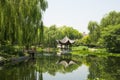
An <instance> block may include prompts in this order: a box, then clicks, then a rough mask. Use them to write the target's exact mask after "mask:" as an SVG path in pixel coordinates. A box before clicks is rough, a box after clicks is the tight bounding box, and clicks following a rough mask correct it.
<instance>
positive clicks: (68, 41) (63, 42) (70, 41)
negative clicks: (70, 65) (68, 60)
mask: <svg viewBox="0 0 120 80" xmlns="http://www.w3.org/2000/svg"><path fill="white" fill-rule="evenodd" d="M57 42H58V43H60V44H64V45H68V44H73V43H74V42H75V41H74V40H71V39H69V38H68V37H67V36H66V37H64V38H63V39H62V40H58V41H57Z"/></svg>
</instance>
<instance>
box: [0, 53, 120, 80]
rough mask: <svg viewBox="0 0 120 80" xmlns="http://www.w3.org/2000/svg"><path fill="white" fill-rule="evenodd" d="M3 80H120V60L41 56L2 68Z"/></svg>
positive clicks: (0, 79) (1, 76)
mask: <svg viewBox="0 0 120 80" xmlns="http://www.w3.org/2000/svg"><path fill="white" fill-rule="evenodd" d="M0 80H120V57H113V56H109V57H97V56H93V55H89V56H78V55H72V56H61V57H58V56H55V55H47V54H46V55H37V56H36V58H35V59H34V60H33V59H30V60H28V61H24V62H21V63H18V64H9V65H6V66H4V67H0Z"/></svg>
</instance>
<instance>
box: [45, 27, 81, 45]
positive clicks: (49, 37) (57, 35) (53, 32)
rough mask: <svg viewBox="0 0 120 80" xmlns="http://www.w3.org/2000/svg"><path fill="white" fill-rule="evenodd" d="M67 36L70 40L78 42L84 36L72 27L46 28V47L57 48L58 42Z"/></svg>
mask: <svg viewBox="0 0 120 80" xmlns="http://www.w3.org/2000/svg"><path fill="white" fill-rule="evenodd" d="M65 36H68V37H69V38H70V39H73V40H78V39H81V38H82V34H81V33H80V32H79V31H78V30H76V29H73V28H72V27H69V26H62V27H57V26H56V25H52V26H50V27H45V29H44V42H43V43H44V47H56V45H57V42H56V40H61V39H63V38H64V37H65Z"/></svg>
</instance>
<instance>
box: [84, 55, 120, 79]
mask: <svg viewBox="0 0 120 80" xmlns="http://www.w3.org/2000/svg"><path fill="white" fill-rule="evenodd" d="M86 60H87V62H88V64H89V65H90V67H89V72H90V74H89V76H88V78H89V80H94V79H100V80H102V79H103V80H119V79H120V77H119V74H120V71H119V70H120V68H119V66H120V63H119V62H118V61H119V58H118V57H90V56H89V57H87V59H86Z"/></svg>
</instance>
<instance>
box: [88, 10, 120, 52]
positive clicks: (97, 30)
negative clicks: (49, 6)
mask: <svg viewBox="0 0 120 80" xmlns="http://www.w3.org/2000/svg"><path fill="white" fill-rule="evenodd" d="M119 24H120V12H116V11H111V12H110V13H109V14H107V15H106V16H104V17H103V18H102V19H101V22H100V24H99V25H98V24H97V23H96V22H92V21H90V22H89V24H88V29H89V30H90V33H89V36H90V45H91V44H92V45H95V46H99V47H105V48H106V49H107V50H108V51H110V52H120V46H119V45H120V42H119V35H120V34H119V32H120V30H119V28H120V26H119Z"/></svg>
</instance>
